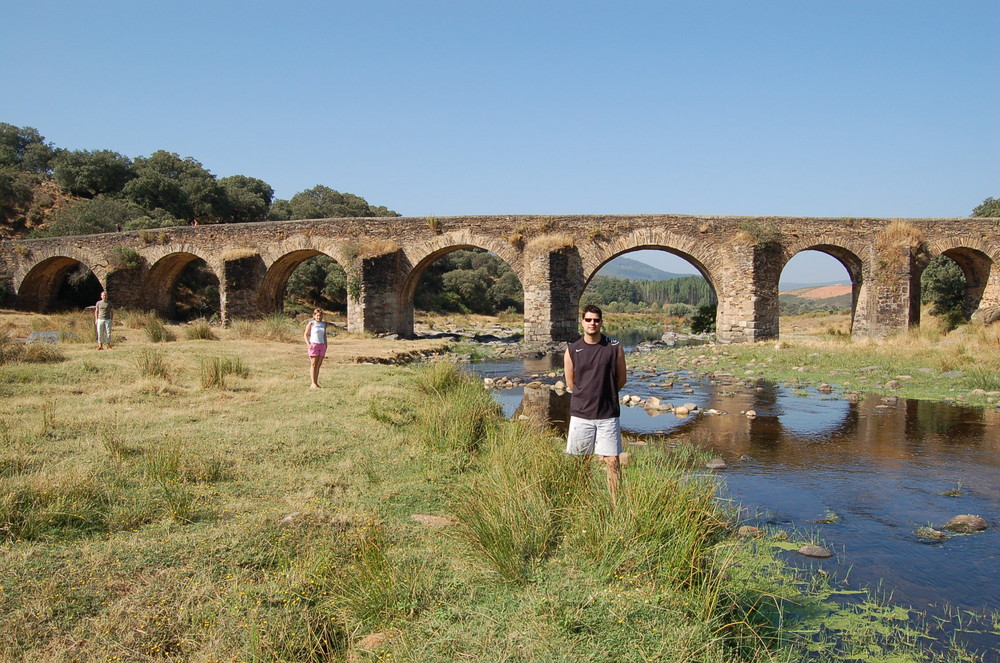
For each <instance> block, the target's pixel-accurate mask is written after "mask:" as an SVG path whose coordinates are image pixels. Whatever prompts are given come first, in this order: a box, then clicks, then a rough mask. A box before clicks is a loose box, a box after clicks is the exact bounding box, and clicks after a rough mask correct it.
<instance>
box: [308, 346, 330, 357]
mask: <svg viewBox="0 0 1000 663" xmlns="http://www.w3.org/2000/svg"><path fill="white" fill-rule="evenodd" d="M309 356H310V357H325V356H326V343H310V344H309Z"/></svg>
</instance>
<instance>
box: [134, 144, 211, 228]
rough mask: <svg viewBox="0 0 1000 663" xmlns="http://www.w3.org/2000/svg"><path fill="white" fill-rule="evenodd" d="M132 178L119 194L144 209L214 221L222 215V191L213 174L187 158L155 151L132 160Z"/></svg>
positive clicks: (180, 216) (188, 219) (196, 219)
mask: <svg viewBox="0 0 1000 663" xmlns="http://www.w3.org/2000/svg"><path fill="white" fill-rule="evenodd" d="M134 167H135V174H136V177H135V178H134V179H133V180H131V181H130V182H129V183H128V184H126V185H125V188H124V189H123V193H124V195H125V197H126V198H128V199H129V200H131V201H132V202H134V203H136V204H138V205H140V206H142V207H144V208H145V209H147V210H151V211H152V210H156V209H162V210H164V211H166V212H168V213H170V214H171V215H172V216H174V217H176V218H178V219H183V220H185V221H201V222H208V223H212V222H217V221H220V220H223V219H224V218H225V217H226V213H227V211H228V200H227V198H226V192H225V190H224V189H223V187H222V185H220V184H219V183H218V182H217V181H216V179H215V176H214V175H212V173H210V172H209V171H207V170H205V168H203V167H202V165H201V164H200V163H199V162H197V161H195V160H194V159H193V158H191V157H185V158H183V159H182V158H181V157H180V156H179V155H177V154H175V153H173V152H166V151H164V150H159V151H157V152H154V153H153V154H152V155H151V156H149V157H147V158H143V157H139V158H137V159H136V160H135V164H134Z"/></svg>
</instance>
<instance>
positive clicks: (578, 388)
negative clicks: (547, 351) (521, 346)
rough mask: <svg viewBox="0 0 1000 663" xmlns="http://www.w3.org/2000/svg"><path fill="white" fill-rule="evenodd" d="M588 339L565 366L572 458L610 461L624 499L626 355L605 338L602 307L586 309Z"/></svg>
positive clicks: (570, 351) (612, 484)
mask: <svg viewBox="0 0 1000 663" xmlns="http://www.w3.org/2000/svg"><path fill="white" fill-rule="evenodd" d="M582 322H583V336H582V337H580V339H579V340H577V341H574V342H573V343H571V344H570V345H569V347H567V348H566V355H565V356H564V357H563V366H564V367H565V371H566V386H567V387H568V388H569V390H570V391H571V392H572V393H573V395H572V396H571V397H570V407H569V413H570V418H569V435H568V437H567V441H566V453H568V454H574V455H578V456H590V455H592V454H595V453H596V454H597V455H598V456H602V457H603V458H604V464H605V467H606V469H607V474H608V490H609V491H610V492H611V500H612V502H614V500H615V497H616V495H617V493H618V482H619V479H620V477H621V466H620V464H619V461H618V456H619V455H620V454H621V452H622V428H621V419H620V417H621V406H620V405H619V403H618V392H619V391H621V388H622V387H624V386H625V382H626V380H627V376H626V374H625V372H626V369H625V350H624V349H623V348H622V346H621V343H619V342H618V341H616V340H615V339H612V338H608V337H607V336H605V335H604V334H602V333H601V323H602V322H603V314H602V313H601V309H599V308H597V307H596V306H592V305H591V306H586V307H585V308H584V309H583V319H582Z"/></svg>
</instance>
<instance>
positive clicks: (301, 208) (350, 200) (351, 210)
mask: <svg viewBox="0 0 1000 663" xmlns="http://www.w3.org/2000/svg"><path fill="white" fill-rule="evenodd" d="M350 216H363V217H375V216H399V214H397V213H396V212H394V211H392V210H390V209H387V208H386V207H384V206H378V207H372V206H371V205H369V204H368V201H367V200H365V199H364V198H362V197H361V196H356V195H354V194H353V193H341V192H339V191H336V190H335V189H331V188H330V187H328V186H323V185H322V184H317V185H316V186H314V187H313V188H311V189H306V190H305V191H300V192H299V193H297V194H295V195H294V196H292V198H291V200H280V199H279V200H276V201H274V204H273V205H272V206H271V212H270V214H268V218H270V219H273V220H276V221H286V220H288V219H327V218H334V217H350Z"/></svg>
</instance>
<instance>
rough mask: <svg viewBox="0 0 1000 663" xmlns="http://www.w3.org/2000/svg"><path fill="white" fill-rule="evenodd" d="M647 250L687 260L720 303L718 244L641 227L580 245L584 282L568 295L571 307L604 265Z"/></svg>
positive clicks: (720, 265)
mask: <svg viewBox="0 0 1000 663" xmlns="http://www.w3.org/2000/svg"><path fill="white" fill-rule="evenodd" d="M647 249H652V250H658V251H664V252H666V253H669V254H671V255H674V256H677V257H678V258H681V259H683V260H685V261H687V262H688V263H690V264H691V265H692V266H693V267H694V268H695V269H696V270H698V273H699V274H700V275H701V276H702V277H703V278H704V279H705V280H706V281H707V282H708V285H709V287H710V288H711V289H712V295H713V297H715V299H716V301H717V302H721V299H722V298H721V294H722V293H720V292H719V277H718V275H719V274H720V273H721V272H722V271H723V260H722V257H721V255H720V252H719V250H718V244H717V243H716V244H715V245H714V246H713V244H712V243H710V242H708V241H705V240H702V239H701V238H700V237H696V236H688V235H681V234H677V233H674V232H669V231H663V230H660V229H657V228H640V229H637V230H633V231H631V232H629V233H626V234H625V235H622V236H621V237H619V238H617V239H613V240H611V241H604V242H601V241H599V242H593V243H582V244H581V246H580V247H579V253H580V258H581V261H582V267H583V274H582V276H583V281H582V284H581V286H580V290H579V292H576V293H572V294H571V296H572V297H573V307H572V308H573V310H574V311H576V310H577V309H578V308H579V306H578V304H579V300H580V297H582V295H583V291H584V290H585V289H586V287H587V285H588V284H589V283H590V282H591V281H592V280H593V278H594V276H595V275H596V274H597V272H598V271H600V269H601V268H602V267H603V266H604V265H606V264H607V263H608V262H610V261H611V260H614V259H615V258H617V257H619V256H622V255H625V254H627V253H631V252H632V251H641V250H647ZM567 294H569V293H567ZM723 308H724V307H723V305H722V304H721V303H720V304H719V306H718V309H717V311H716V322H717V327H718V320H719V318H720V316H722V315H723ZM577 317H579V316H576V315H575V316H574V321H573V328H574V329H576V327H577V325H578V321H577V320H576V318H577Z"/></svg>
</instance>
